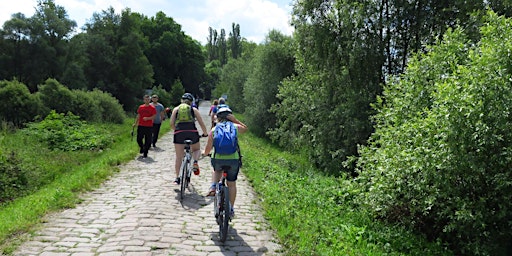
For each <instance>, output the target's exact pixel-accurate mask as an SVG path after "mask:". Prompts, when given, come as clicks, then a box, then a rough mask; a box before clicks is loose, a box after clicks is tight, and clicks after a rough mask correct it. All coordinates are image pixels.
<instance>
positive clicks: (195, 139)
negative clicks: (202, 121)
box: [174, 132, 199, 144]
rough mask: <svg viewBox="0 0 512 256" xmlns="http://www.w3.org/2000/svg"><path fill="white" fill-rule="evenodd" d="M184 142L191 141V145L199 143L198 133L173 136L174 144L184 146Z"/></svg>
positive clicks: (181, 133)
mask: <svg viewBox="0 0 512 256" xmlns="http://www.w3.org/2000/svg"><path fill="white" fill-rule="evenodd" d="M185 140H191V141H192V144H196V143H198V142H199V133H198V132H180V133H176V134H174V143H176V144H185Z"/></svg>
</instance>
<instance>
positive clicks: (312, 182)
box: [240, 134, 453, 255]
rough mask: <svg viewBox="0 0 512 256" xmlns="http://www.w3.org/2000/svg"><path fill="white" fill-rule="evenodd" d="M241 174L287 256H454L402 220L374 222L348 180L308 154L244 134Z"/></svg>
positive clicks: (357, 192)
mask: <svg viewBox="0 0 512 256" xmlns="http://www.w3.org/2000/svg"><path fill="white" fill-rule="evenodd" d="M240 143H241V147H242V149H243V154H244V168H243V172H244V173H245V175H246V176H248V178H249V180H250V181H251V183H252V185H253V186H254V188H255V190H256V192H257V193H258V194H259V198H261V203H262V205H263V207H264V209H265V213H266V217H267V219H268V220H269V221H270V223H271V225H272V227H273V228H274V229H275V230H276V231H277V234H278V237H279V240H280V241H281V243H282V244H283V245H284V246H285V248H286V250H285V254H286V255H453V254H452V253H451V252H450V250H447V249H445V248H444V247H443V246H442V244H441V243H439V244H438V243H432V242H429V241H428V240H427V239H425V238H424V237H422V236H421V235H417V234H415V233H414V232H411V231H408V229H407V228H405V227H404V226H402V225H400V224H386V223H381V222H379V221H375V219H373V217H372V215H371V214H370V213H369V211H368V209H367V208H364V207H360V206H359V205H358V204H357V203H356V201H355V199H356V198H357V197H358V196H359V194H360V193H361V191H360V189H359V188H358V186H356V184H355V183H354V182H352V181H351V180H350V179H346V178H344V177H340V178H337V177H333V176H329V175H324V174H322V172H320V171H319V170H318V169H316V168H315V167H314V166H313V164H312V163H310V162H309V161H308V160H307V157H306V156H305V155H304V154H292V153H289V152H286V151H283V150H282V149H281V148H278V147H275V146H274V145H272V144H270V143H269V142H268V141H266V140H264V139H261V138H257V137H256V136H254V135H253V134H244V135H242V136H241V137H240Z"/></svg>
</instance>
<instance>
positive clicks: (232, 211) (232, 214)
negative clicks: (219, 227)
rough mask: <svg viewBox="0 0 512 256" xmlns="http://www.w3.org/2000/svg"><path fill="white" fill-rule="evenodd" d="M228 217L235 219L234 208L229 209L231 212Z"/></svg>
mask: <svg viewBox="0 0 512 256" xmlns="http://www.w3.org/2000/svg"><path fill="white" fill-rule="evenodd" d="M229 217H230V218H233V217H235V208H233V207H231V212H230V214H229Z"/></svg>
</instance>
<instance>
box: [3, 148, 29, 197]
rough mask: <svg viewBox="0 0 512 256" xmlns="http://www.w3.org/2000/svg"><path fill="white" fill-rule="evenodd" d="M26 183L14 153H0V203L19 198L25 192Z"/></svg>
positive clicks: (18, 160)
mask: <svg viewBox="0 0 512 256" xmlns="http://www.w3.org/2000/svg"><path fill="white" fill-rule="evenodd" d="M27 183H28V182H27V177H26V175H25V172H24V171H23V169H22V168H21V167H20V159H19V158H18V156H17V155H16V153H15V152H10V153H8V152H3V151H0V203H2V202H6V201H9V200H12V199H13V198H16V197H18V196H20V195H21V194H22V193H23V192H24V191H25V190H26V186H27Z"/></svg>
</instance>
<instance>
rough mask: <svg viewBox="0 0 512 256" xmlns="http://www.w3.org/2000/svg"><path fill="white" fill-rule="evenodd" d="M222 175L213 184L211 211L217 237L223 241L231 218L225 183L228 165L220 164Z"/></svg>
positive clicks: (227, 189)
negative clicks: (216, 227) (217, 231)
mask: <svg viewBox="0 0 512 256" xmlns="http://www.w3.org/2000/svg"><path fill="white" fill-rule="evenodd" d="M221 168H222V177H221V178H220V181H219V182H217V184H216V185H215V197H214V199H213V211H214V215H215V219H216V220H217V224H218V225H219V238H220V241H221V242H223V243H224V242H225V241H226V239H227V237H228V229H229V221H230V220H231V203H230V201H229V187H228V186H227V185H226V177H227V176H228V173H227V172H228V171H229V169H230V168H231V167H230V166H221Z"/></svg>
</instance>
